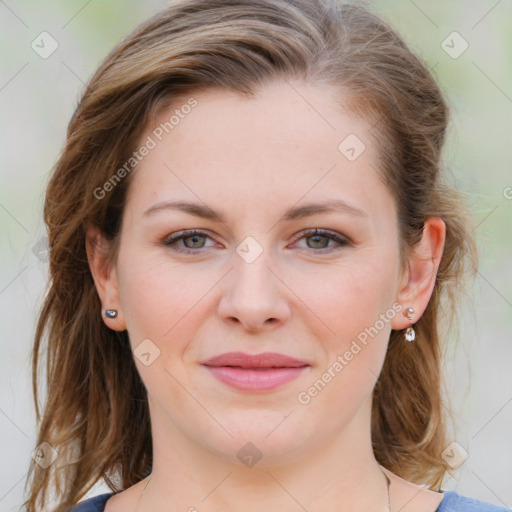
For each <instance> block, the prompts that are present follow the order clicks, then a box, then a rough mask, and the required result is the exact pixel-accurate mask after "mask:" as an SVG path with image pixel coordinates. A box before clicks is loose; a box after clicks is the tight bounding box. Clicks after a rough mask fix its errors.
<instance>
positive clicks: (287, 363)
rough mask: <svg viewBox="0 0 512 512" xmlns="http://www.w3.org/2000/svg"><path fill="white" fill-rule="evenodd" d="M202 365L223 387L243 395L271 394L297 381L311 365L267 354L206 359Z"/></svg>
mask: <svg viewBox="0 0 512 512" xmlns="http://www.w3.org/2000/svg"><path fill="white" fill-rule="evenodd" d="M202 365H203V366H204V367H205V368H206V369H208V370H209V372H210V373H211V375H212V376H213V377H215V378H216V379H217V380H219V381H221V382H222V383H224V384H226V385H228V386H230V387H232V388H235V389H238V390H243V391H252V392H263V391H271V390H273V389H276V388H278V387H280V386H283V385H284V384H286V383H288V382H290V381H292V380H295V379H296V378H298V377H299V376H300V375H301V374H302V373H303V372H304V371H305V370H307V369H308V368H310V367H311V365H310V364H309V363H308V362H307V361H304V360H300V359H296V358H293V357H290V356H286V355H283V354H276V353H272V352H266V353H263V354H256V355H250V354H244V353H242V352H229V353H226V354H221V355H219V356H216V357H213V358H211V359H208V360H207V361H205V362H204V363H202Z"/></svg>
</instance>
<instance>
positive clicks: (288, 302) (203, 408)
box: [88, 81, 445, 512]
mask: <svg viewBox="0 0 512 512" xmlns="http://www.w3.org/2000/svg"><path fill="white" fill-rule="evenodd" d="M194 97H195V98H196V100H197V101H198V104H197V106H196V107H195V108H194V109H193V110H192V111H191V113H190V114H188V115H187V116H186V117H185V118H184V119H182V120H180V123H179V125H177V126H175V127H174V130H173V131H172V132H171V134H170V135H167V136H165V137H164V138H163V140H162V141H161V142H160V143H159V144H158V145H157V146H156V147H155V148H154V149H152V150H151V151H150V152H149V154H148V155H147V156H146V157H145V158H144V160H143V161H142V162H141V163H140V164H139V165H138V166H137V171H136V172H135V175H134V176H133V178H134V181H133V182H132V184H131V186H130V190H129V195H128V201H127V203H126V206H125V211H124V215H123V223H122V228H121V240H120V246H119V253H118V257H117V260H116V262H115V264H113V265H112V266H108V265H106V264H105V261H106V260H105V258H106V255H107V253H108V250H109V248H108V244H107V243H106V241H105V240H104V239H102V237H101V233H100V232H99V231H98V230H97V229H96V228H94V227H91V228H89V230H88V241H89V243H88V256H89V262H90V267H91V271H92V274H93V277H94V280H95V284H96V287H97V290H98V294H99V296H100V299H101V302H102V306H103V309H117V310H118V312H119V314H118V317H117V318H116V319H107V318H105V317H104V321H105V323H106V325H107V326H108V327H109V328H111V329H114V330H124V329H127V330H128V333H129V338H130V343H131V345H132V348H133V349H135V348H136V347H137V346H138V345H139V344H140V343H141V342H142V340H144V339H150V340H151V343H153V344H154V346H156V347H158V349H159V350H160V355H159V356H158V357H157V358H156V359H154V361H153V362H152V363H151V364H150V365H148V366H146V365H144V364H142V362H141V361H140V360H139V359H138V358H137V357H135V362H136V365H137V368H138V371H139V373H140V376H141V378H142V380H143V382H144V384H145V386H146V388H147V390H148V396H149V407H150V414H151V422H152V429H153V446H154V465H153V473H152V476H151V480H150V481H149V485H147V487H146V489H145V492H144V495H143V496H142V499H141V501H140V503H139V499H140V497H141V492H142V490H143V488H144V487H145V486H146V484H148V479H145V480H143V481H141V482H139V483H138V484H136V485H134V486H133V487H131V488H129V489H127V490H125V491H123V492H121V493H119V494H117V495H115V496H113V497H112V498H111V499H110V500H109V501H108V502H107V505H106V509H105V510H106V512H117V511H121V510H123V511H125V512H126V511H135V510H140V511H149V510H161V511H165V510H168V511H171V510H172V511H174V510H195V509H197V510H200V511H202V512H203V511H220V510H222V511H236V510H240V506H241V504H243V508H244V510H245V511H246V512H252V511H258V512H259V511H261V510H266V511H277V510H279V511H281V512H296V511H298V510H302V508H301V507H304V508H306V509H307V510H308V511H310V512H314V511H318V510H328V509H332V508H333V507H335V508H336V510H340V511H348V510H351V511H352V510H375V511H381V510H382V511H384V510H387V489H386V480H385V478H384V475H383V472H382V471H381V468H380V466H379V465H378V463H377V461H376V460H375V457H374V455H373V451H372V448H371V438H370V417H371V416H370V414H371V397H372V390H373V387H374V385H375V383H376V380H377V377H378V375H379V373H380V370H381V368H382V364H383V361H384V358H385V354H386V349H387V343H388V339H389V336H390V332H391V329H397V330H399V329H405V328H407V327H409V326H410V325H411V324H412V323H414V322H416V321H417V320H418V319H419V318H420V317H421V315H422V313H423V311H424V310H425V308H426V306H427V304H428V301H429V299H430V297H431V294H432V291H433V287H434V284H435V276H436V273H437V270H438V266H439V262H440V258H441V255H442V251H443V247H444V241H445V225H444V222H443V221H442V220H441V219H439V218H431V219H428V220H427V222H426V226H425V230H424V234H423V239H422V240H421V243H420V244H419V245H418V246H417V247H416V248H415V249H414V251H412V253H411V255H410V257H409V260H408V265H407V268H406V269H405V271H404V272H401V271H400V265H399V252H398V250H399V233H398V228H397V216H396V208H395V205H394V199H393V197H392V195H391V193H390V191H389V190H388V189H387V188H386V187H385V186H384V184H383V183H382V182H381V181H380V179H379V177H378V175H377V173H376V171H375V169H376V168H377V167H378V156H377V148H376V147H375V144H374V143H373V142H372V139H371V138H370V132H369V126H368V125H367V124H366V123H365V121H364V120H362V119H357V118H355V117H353V116H351V115H348V114H347V113H344V112H343V111H342V109H341V108H339V107H338V103H337V102H339V103H341V104H342V103H343V96H340V94H339V93H338V92H335V91H334V89H332V88H330V87H328V86H314V87H312V86H308V85H306V84H304V83H302V82H295V83H294V85H293V87H291V84H290V83H287V82H284V81H283V82H275V83H273V84H271V85H268V86H266V87H265V88H263V89H261V90H260V91H259V94H258V96H257V97H256V98H250V99H246V98H243V97H240V96H238V95H236V94H233V93H230V92H227V91H219V90H208V91H203V92H201V93H198V94H194ZM185 101H186V99H185V100H184V101H183V103H185ZM183 103H181V104H183ZM178 106H179V104H178ZM174 108H176V107H174ZM174 108H173V109H169V110H168V111H166V112H164V113H162V115H161V117H160V119H159V120H157V124H158V123H159V122H161V121H163V120H166V119H169V116H170V115H171V113H172V112H173V111H174ZM152 129H154V126H151V127H148V129H147V132H146V134H145V135H144V137H143V138H142V139H141V140H145V138H146V137H147V135H150V134H151V131H152ZM349 134H356V135H357V136H358V138H359V139H360V140H361V141H363V142H364V144H365V146H366V150H365V151H364V152H363V153H362V154H361V155H360V156H359V157H358V158H357V159H356V160H354V161H349V160H348V159H347V158H346V157H345V156H344V155H343V154H342V153H341V152H340V151H339V150H338V145H339V144H340V142H341V141H342V140H343V139H345V137H346V136H347V135H349ZM333 198H338V199H339V198H342V199H344V200H345V201H347V202H350V203H351V204H353V205H355V206H356V207H358V208H360V209H363V210H364V211H365V212H366V214H367V216H365V217H363V216H355V215H351V214H349V213H346V212H331V213H320V214H315V215H313V216H311V217H306V218H302V219H296V220H293V221H284V220H282V217H283V215H284V212H285V211H286V210H287V209H288V208H291V207H293V206H300V205H303V204H305V203H310V202H315V203H316V202H320V201H323V200H328V199H333ZM177 199H180V200H186V201H194V202H197V203H199V204H202V205H204V204H206V205H208V206H209V207H210V208H212V209H214V210H221V211H222V212H223V213H224V215H225V217H226V222H225V223H223V222H219V221H215V220H210V219H202V218H199V217H195V216H193V215H190V214H188V213H184V212H179V211H175V210H170V209H166V210H160V211H158V212H154V213H153V214H150V215H144V212H145V211H146V210H148V209H149V208H150V207H152V206H154V205H155V204H157V203H160V202H162V201H169V200H177ZM309 228H323V229H326V230H329V231H332V232H334V233H338V234H339V235H341V236H342V237H345V238H348V240H349V241H350V243H349V244H348V245H338V244H337V243H336V242H335V241H333V240H329V238H328V237H325V236H321V237H320V238H318V239H316V238H315V237H314V236H312V235H306V237H303V235H302V232H303V231H304V230H306V229H309ZM186 229H199V230H201V231H206V235H207V236H206V237H200V238H199V239H195V240H194V239H191V238H188V239H185V240H183V239H182V240H181V241H178V242H177V243H178V248H181V249H187V248H188V249H189V250H192V251H196V253H194V254H191V255H187V254H180V253H177V252H174V251H173V250H172V248H171V247H169V246H166V245H165V243H164V242H165V239H166V238H168V237H169V235H171V234H173V233H178V232H180V231H183V230H186ZM247 236H251V237H253V238H254V239H255V240H256V241H257V243H258V244H259V246H260V247H261V248H262V250H263V252H262V253H261V254H260V255H259V257H258V258H256V259H255V261H253V262H251V263H248V262H247V261H245V260H244V259H243V258H242V257H240V256H239V254H238V253H237V252H236V248H237V247H238V246H239V245H240V244H241V243H242V242H243V241H244V239H245V238H246V237H247ZM185 244H187V245H185ZM242 246H243V244H242ZM396 303H398V304H401V305H402V306H403V308H408V307H412V308H414V310H415V312H414V315H413V317H412V320H411V321H409V320H408V319H407V318H405V317H404V316H403V315H402V313H401V312H400V313H397V314H395V315H394V316H393V317H392V318H391V319H390V320H389V321H387V322H384V327H383V328H382V329H381V330H380V331H379V332H378V334H377V335H375V336H374V337H373V338H370V339H369V341H368V343H367V345H365V346H364V348H363V349H362V350H361V351H360V352H358V353H357V355H355V356H354V357H353V359H352V360H351V361H349V363H348V364H347V365H346V366H345V367H344V368H343V370H342V371H341V372H338V373H337V374H336V377H334V378H332V379H331V381H330V382H329V383H328V384H327V385H326V386H325V387H324V389H323V390H322V391H321V392H320V393H318V395H317V396H315V397H314V398H312V399H311V401H310V402H309V403H308V404H302V403H300V402H299V401H298V398H297V396H298V393H299V392H301V391H304V390H308V388H309V387H310V386H311V384H312V383H313V382H315V381H316V380H317V379H319V378H320V377H321V376H322V374H323V373H324V372H326V370H327V369H328V368H329V366H331V365H332V363H333V362H334V361H336V359H337V357H338V355H340V354H341V355H343V354H344V353H345V352H346V350H348V349H349V348H350V346H351V343H352V341H353V340H355V339H356V338H357V335H358V334H359V333H361V332H362V331H364V329H365V328H367V327H369V326H372V325H374V324H375V322H376V320H377V319H379V315H381V314H383V313H385V312H386V311H388V310H392V305H393V304H396ZM404 343H406V342H405V341H404ZM152 346H153V345H152ZM238 350H240V351H244V352H247V353H251V354H255V353H261V352H266V351H270V352H279V353H282V354H286V355H291V356H293V357H297V358H300V359H306V360H307V361H308V362H309V363H310V365H311V366H310V368H308V370H307V371H305V372H303V373H302V374H301V376H300V377H299V378H297V379H296V380H294V381H292V382H289V383H287V384H285V385H283V386H281V387H279V388H277V389H276V390H273V391H267V392H263V393H261V392H259V393H258V392H248V391H239V390H235V389H233V388H230V387H228V386H226V385H225V384H223V383H221V382H219V381H218V380H216V379H215V378H214V377H213V376H212V375H211V374H210V372H209V371H208V370H206V369H205V368H204V367H202V366H201V365H200V363H201V362H202V361H204V360H205V359H207V358H209V357H212V356H214V355H218V354H221V353H224V352H229V351H238ZM247 442H252V443H253V444H254V445H255V446H257V448H258V450H259V451H260V452H261V453H262V458H261V459H260V460H259V461H258V462H257V463H256V464H255V465H254V466H253V467H246V466H245V465H244V464H242V463H241V461H240V460H239V459H238V457H237V452H238V451H239V450H240V449H241V448H242V447H243V446H244V445H245V444H246V443H247ZM386 474H388V475H389V477H390V478H391V482H392V483H391V487H390V496H391V507H392V509H393V510H401V512H412V511H414V512H421V511H424V512H427V511H430V512H433V511H435V510H436V508H437V507H438V505H439V503H440V501H441V500H442V497H443V495H442V494H441V493H436V492H433V491H430V490H426V489H424V488H423V487H420V486H418V485H415V484H412V483H410V482H406V481H405V480H403V479H401V478H399V477H398V476H397V475H394V474H392V473H390V472H388V471H387V470H386ZM137 507H139V508H137ZM191 507H195V509H194V508H191Z"/></svg>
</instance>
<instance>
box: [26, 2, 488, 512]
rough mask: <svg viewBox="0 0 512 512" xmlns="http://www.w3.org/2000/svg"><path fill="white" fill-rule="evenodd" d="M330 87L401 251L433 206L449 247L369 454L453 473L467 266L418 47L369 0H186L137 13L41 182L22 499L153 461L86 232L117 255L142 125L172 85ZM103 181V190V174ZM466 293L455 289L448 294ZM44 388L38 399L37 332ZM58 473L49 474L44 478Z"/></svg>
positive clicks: (142, 403)
mask: <svg viewBox="0 0 512 512" xmlns="http://www.w3.org/2000/svg"><path fill="white" fill-rule="evenodd" d="M288 79H298V80H303V81H304V82H305V83H307V84H310V85H313V86H314V85H331V86H333V87H335V88H336V89H335V90H339V91H340V106H341V107H343V108H346V109H348V110H350V111H351V112H353V113H354V114H357V115H358V116H360V117H361V118H363V119H367V120H368V121H369V123H370V124H371V126H372V130H371V133H372V137H374V139H375V143H376V144H378V146H377V147H378V149H379V168H378V169H376V171H377V172H378V173H379V176H381V178H382V179H383V181H384V183H385V184H386V185H387V187H388V189H389V191H390V192H391V193H392V196H393V198H394V200H395V204H396V209H397V214H398V223H399V237H400V240H399V243H400V257H401V264H402V265H405V264H406V261H407V255H408V254H409V251H411V250H412V248H414V246H415V245H416V244H417V243H418V242H419V241H420V239H421V236H422V232H423V231H422V230H423V226H424V222H425V221H426V219H427V218H429V217H441V218H442V219H443V221H444V222H445V225H446V239H445V247H444V252H443V255H442V258H441V261H440V265H439V269H438V274H437V276H436V281H435V286H434V290H433V293H432V296H431V299H430V301H429V303H428V306H427V308H426V310H425V312H424V314H423V315H422V317H421V318H420V319H419V320H418V321H417V322H416V323H415V326H414V327H415V330H416V333H417V337H416V341H415V342H414V343H404V341H403V332H402V331H395V330H392V331H391V336H390V340H389V346H388V351H387V354H386V358H385V361H384V365H383V368H382V371H381V374H380V376H379V379H378V381H377V383H376V385H375V388H374V392H373V408H372V420H371V432H372V445H373V450H374V454H375V457H376V459H377V461H378V462H379V463H380V464H381V465H383V466H384V467H386V468H387V469H389V470H390V471H392V472H393V473H395V474H397V475H399V476H400V477H402V478H404V479H406V480H409V481H411V482H415V483H417V484H426V485H427V486H428V487H429V488H430V489H436V488H440V485H441V484H442V481H443V478H444V476H445V473H446V472H447V471H448V470H449V467H448V466H447V464H446V462H445V461H444V460H443V458H442V451H443V450H444V449H445V448H446V425H447V423H446V415H447V414H450V411H449V408H448V407H447V406H446V405H445V402H444V400H443V392H444V385H445V384H444V382H443V380H442V374H441V362H442V361H441V356H442V344H441V343H442V342H441V338H442V337H443V336H442V327H443V326H444V325H445V323H444V322H446V325H450V324H451V323H453V321H454V319H455V317H456V316H457V309H458V303H459V301H460V293H459V291H460V290H462V289H463V287H462V283H463V281H465V279H466V277H467V274H468V272H469V271H471V272H472V274H471V276H472V277H474V273H475V272H476V267H477V259H478V256H477V250H476V242H475V240H474V239H473V237H472V226H473V221H472V218H471V215H470V212H469V210H468V209H467V207H466V206H465V203H464V197H463V195H462V194H461V193H460V192H458V191H457V190H456V189H455V188H454V187H450V186H449V185H448V184H447V181H446V179H445V176H444V173H442V172H441V171H442V170H443V168H444V166H443V163H442V157H441V152H442V147H443V144H444V141H445V132H446V129H447V123H448V117H449V108H448V106H447V102H446V100H445V99H444V98H443V94H442V92H441V90H440V87H439V85H438V84H437V83H436V80H435V78H434V77H433V76H432V74H431V73H430V71H429V70H428V68H427V66H426V65H425V64H424V63H423V62H422V60H421V58H420V57H418V56H417V55H415V53H414V52H413V51H412V50H411V49H410V48H409V47H408V46H407V44H406V43H405V42H404V40H403V39H402V38H401V37H400V35H399V34H398V33H397V32H396V31H395V30H394V29H393V28H391V27H390V26H389V25H388V24H387V23H386V22H385V21H384V20H383V19H381V18H380V17H379V16H378V15H376V14H374V13H372V12H371V11H370V10H368V9H367V8H365V7H363V6H360V5H355V4H346V3H342V2H338V1H336V0H331V1H328V0H293V1H292V0H289V1H287V0H243V1H239V0H180V1H177V2H174V3H173V4H171V5H170V6H168V7H166V8H165V9H163V10H161V11H160V12H158V13H157V14H156V15H154V16H153V17H151V18H150V19H148V20H147V21H145V22H144V23H142V24H141V25H139V26H138V27H137V28H136V29H135V30H134V31H133V32H132V33H131V34H129V35H128V36H127V37H126V38H125V39H124V40H122V41H121V42H120V43H119V44H118V45H117V46H116V47H115V48H114V49H113V50H112V51H111V52H110V54H109V55H108V56H107V57H106V58H105V60H104V61H103V63H102V64H101V65H100V66H99V68H98V69H97V71H96V72H95V74H94V75H93V76H92V78H91V79H90V81H89V82H88V84H87V86H86V88H85V90H84V92H83V94H82V96H81V99H80V101H79V104H78V106H77V108H76V110H75V112H74V114H73V116H72V118H71V121H70V123H69V126H68V130H67V140H66V143H65V147H64V149H63V151H62V152H61V154H60V157H59V159H58V161H57V163H56V164H55V167H54V169H53V172H52V175H51V178H50V180H49V183H48V187H47V191H46V196H45V203H44V221H45V223H46V225H47V230H48V239H49V254H50V259H49V283H48V289H47V291H46V295H45V300H44V303H43V305H42V308H41V311H40V315H39V318H38V323H37V328H36V332H35V339H34V346H33V352H32V379H33V382H32V385H33V393H34V402H35V409H36V418H37V422H38V436H37V445H39V444H41V443H43V442H46V443H49V444H50V445H51V446H52V447H53V448H54V449H55V450H57V452H58V458H57V460H56V461H55V462H54V463H53V464H51V465H50V466H49V467H47V468H43V467H41V465H39V464H36V463H35V462H34V461H31V465H30V470H29V473H28V477H27V483H26V486H27V484H28V480H30V479H31V486H30V492H29V495H28V499H27V501H26V502H25V503H24V505H25V506H26V507H27V510H28V512H34V511H36V510H38V508H37V507H38V506H39V505H38V504H39V503H40V505H41V507H44V506H45V503H46V502H47V500H48V496H47V495H48V493H49V491H50V489H51V488H54V489H55V493H56V496H57V499H58V505H57V508H55V511H56V512H60V511H62V510H64V509H65V508H67V507H69V506H71V505H73V504H76V503H77V502H78V501H79V500H80V499H81V498H82V497H83V496H84V495H85V494H86V493H87V492H88V491H89V490H90V489H91V488H92V487H93V485H94V484H95V483H96V482H98V481H99V480H100V479H103V480H104V481H105V482H106V483H107V484H108V486H109V487H110V489H112V490H113V491H114V492H118V491H120V490H124V489H126V488H128V487H130V486H132V485H134V484H135V483H137V482H139V481H140V480H141V479H143V478H144V477H145V476H147V474H148V473H149V472H150V471H151V468H152V438H151V424H150V416H149V409H148V401H147V391H146V389H145V386H144V384H143V383H142V381H141V378H140V376H139V374H138V371H137V368H136V366H135V363H134V360H133V355H132V352H131V349H130V344H129V339H128V333H127V332H126V331H122V332H116V331H113V330H110V329H109V328H107V327H106V326H105V324H104V322H103V320H102V317H101V303H100V300H99V296H98V293H97V291H96V288H95V285H94V281H93V279H92V275H91V271H90V268H89V264H88V259H87V253H86V229H87V227H88V226H90V225H95V226H97V227H98V228H99V229H100V230H101V232H102V233H103V234H104V236H105V238H106V239H107V240H109V241H110V242H111V243H112V251H111V255H110V257H111V261H115V258H116V254H117V248H118V244H117V242H118V240H119V234H120V226H121V221H122V215H123V207H124V204H125V201H126V197H127V191H128V189H129V185H130V182H131V178H132V175H133V173H127V175H126V176H125V177H124V178H123V179H119V180H117V181H118V182H116V184H115V186H112V187H110V188H111V190H109V193H108V194H104V197H100V198H98V194H97V193H95V190H96V191H97V190H98V187H99V188H101V187H103V186H104V184H105V183H106V182H107V181H109V180H111V179H112V177H113V176H114V174H115V173H116V171H117V170H118V169H119V168H120V166H122V165H123V163H125V162H127V161H128V160H129V158H130V157H131V156H132V155H133V152H134V150H135V149H136V148H137V144H140V140H141V137H142V136H143V135H144V133H145V130H146V129H147V128H148V126H149V125H150V122H151V121H152V120H154V119H156V116H157V115H158V113H160V112H162V110H163V109H164V108H168V107H169V105H171V104H172V103H173V102H176V101H177V99H178V98H183V97H186V96H187V95H191V94H193V93H194V92H196V91H201V90H207V89H213V88H216V89H220V90H225V91H233V92H236V93H238V94H240V95H244V96H247V97H254V95H255V94H256V92H257V91H258V90H259V89H260V88H261V87H264V86H265V85H267V84H269V83H271V82H273V81H276V80H288ZM105 190H106V187H105ZM458 290H459V291H458ZM45 340H46V342H47V346H46V347H44V355H45V356H46V387H47V399H46V402H45V404H44V409H43V411H42V414H41V411H40V408H39V405H38V396H37V389H38V374H39V370H38V366H39V365H38V361H39V363H40V352H41V351H42V350H43V343H44V341H45ZM52 486H53V487H52Z"/></svg>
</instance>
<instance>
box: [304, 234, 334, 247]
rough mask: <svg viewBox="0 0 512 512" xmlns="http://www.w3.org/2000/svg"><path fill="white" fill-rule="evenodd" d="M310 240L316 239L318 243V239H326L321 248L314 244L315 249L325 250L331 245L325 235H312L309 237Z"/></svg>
mask: <svg viewBox="0 0 512 512" xmlns="http://www.w3.org/2000/svg"><path fill="white" fill-rule="evenodd" d="M307 238H308V239H316V240H317V241H318V239H319V238H320V239H322V238H323V239H324V242H325V243H324V244H322V243H320V247H319V246H318V245H315V244H316V242H314V244H313V247H312V248H313V249H319V248H320V249H325V248H326V247H327V246H328V245H329V238H328V237H327V236H325V235H311V236H308V237H307ZM308 246H310V244H309V243H308Z"/></svg>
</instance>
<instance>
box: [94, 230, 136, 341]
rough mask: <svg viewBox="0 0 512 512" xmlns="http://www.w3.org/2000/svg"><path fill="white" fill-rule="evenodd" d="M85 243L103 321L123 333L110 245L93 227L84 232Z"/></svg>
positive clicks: (124, 328)
mask: <svg viewBox="0 0 512 512" xmlns="http://www.w3.org/2000/svg"><path fill="white" fill-rule="evenodd" d="M85 243H86V251H87V259H88V261H89V268H90V270H91V275H92V278H93V280H94V285H95V287H96V291H97V292H98V296H99V298H100V301H101V315H102V318H103V321H104V322H105V325H106V326H107V327H109V328H110V329H113V330H114V331H124V330H126V323H125V321H124V317H123V314H122V311H121V303H120V297H119V286H118V281H117V272H116V268H115V266H114V265H113V264H112V263H111V261H110V255H111V251H112V247H111V244H110V242H109V241H108V240H106V238H105V236H104V235H103V233H102V232H101V230H100V229H99V228H98V227H96V226H93V225H90V226H89V227H88V228H87V230H86V242H85ZM114 312H115V313H114Z"/></svg>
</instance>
